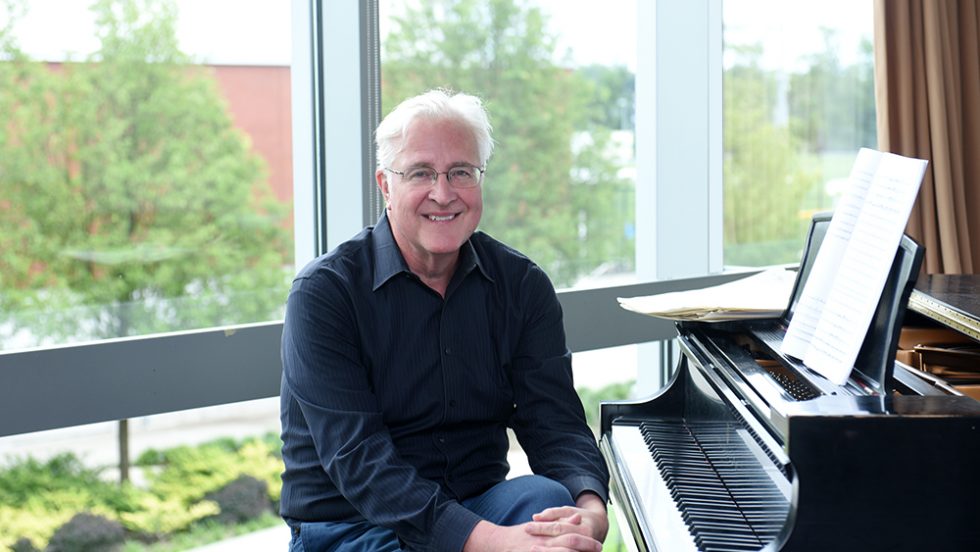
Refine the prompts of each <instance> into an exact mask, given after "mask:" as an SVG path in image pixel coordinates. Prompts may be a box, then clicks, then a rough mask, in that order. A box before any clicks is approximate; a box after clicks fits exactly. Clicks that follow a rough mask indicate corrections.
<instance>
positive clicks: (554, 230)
mask: <svg viewBox="0 0 980 552" xmlns="http://www.w3.org/2000/svg"><path fill="white" fill-rule="evenodd" d="M380 7H381V31H382V57H381V61H382V64H381V85H382V112H383V113H382V115H384V114H387V113H388V112H389V111H391V110H392V109H393V108H394V107H395V105H397V104H398V102H400V101H401V100H403V99H405V98H407V97H409V96H412V95H415V94H418V93H420V92H424V91H425V90H428V89H431V88H436V87H442V88H449V89H452V90H455V91H463V92H467V93H470V94H476V95H478V96H480V97H481V98H483V100H484V101H485V102H486V105H487V107H488V109H489V111H490V116H491V121H490V122H491V124H492V125H493V130H494V139H495V141H496V149H495V151H494V154H493V157H492V158H491V159H490V162H489V164H488V165H487V174H486V176H485V178H484V184H483V194H484V202H485V209H484V213H483V219H482V222H481V226H480V227H481V229H482V230H484V231H486V232H488V233H489V234H491V235H492V236H494V237H495V238H497V239H499V240H501V241H503V242H505V243H507V244H509V245H511V246H513V247H515V248H517V249H518V250H520V251H522V252H523V253H525V254H527V255H528V256H530V257H531V258H532V259H533V260H534V261H535V262H537V263H538V264H539V265H541V266H542V267H543V268H544V269H545V270H546V271H547V273H548V274H549V276H550V277H551V278H552V280H553V281H554V282H555V285H556V287H574V286H576V285H582V284H583V283H584V282H585V281H588V280H592V279H594V278H597V277H602V276H607V275H609V274H622V273H631V272H633V271H634V270H635V269H634V267H635V260H634V245H633V244H634V241H633V227H634V224H633V221H634V210H635V209H634V185H635V183H634V177H633V175H634V173H635V170H634V166H635V164H634V151H633V130H634V124H633V113H634V109H633V104H634V99H633V97H634V90H633V88H634V75H633V71H634V68H633V67H634V66H635V63H634V61H635V57H636V43H635V30H634V28H635V24H634V21H635V18H636V13H635V12H636V2H635V0H618V1H612V2H604V3H587V2H577V3H566V2H556V1H553V0H538V1H523V0H433V1H430V2H413V1H408V0H391V1H383V2H381V4H380ZM624 21H625V22H628V23H627V24H625V25H624V24H623V22H624ZM603 30H606V31H608V32H606V33H605V34H604V36H603V38H602V39H601V40H598V41H597V40H596V35H597V33H598V34H602V32H603ZM630 37H633V38H632V39H631V38H630Z"/></svg>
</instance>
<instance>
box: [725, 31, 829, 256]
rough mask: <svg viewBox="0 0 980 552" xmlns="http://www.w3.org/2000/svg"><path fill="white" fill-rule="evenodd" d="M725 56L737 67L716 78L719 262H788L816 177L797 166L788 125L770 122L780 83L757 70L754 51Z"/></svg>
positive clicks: (798, 161) (742, 50) (801, 230)
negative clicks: (720, 93) (719, 88)
mask: <svg viewBox="0 0 980 552" xmlns="http://www.w3.org/2000/svg"><path fill="white" fill-rule="evenodd" d="M731 49H732V50H733V51H735V52H736V54H737V58H738V63H736V64H735V65H733V66H732V67H730V68H728V69H726V70H725V73H724V75H723V85H724V106H723V109H724V122H723V125H722V126H723V129H724V135H723V142H724V161H723V169H722V170H723V178H724V182H725V193H724V248H725V263H726V264H736V265H738V264H742V265H749V266H753V265H755V266H758V265H761V264H772V263H785V262H794V261H797V260H799V253H800V244H801V243H802V237H803V235H804V232H805V230H806V227H807V224H808V223H809V214H810V213H808V212H807V211H806V207H805V204H804V201H803V200H804V198H805V197H806V196H807V194H808V193H810V192H811V190H812V189H813V188H814V187H815V186H817V185H818V184H819V179H818V176H819V175H818V173H817V172H815V171H813V170H810V169H808V168H807V167H806V166H805V165H804V164H803V163H802V160H801V157H800V155H799V153H798V149H799V145H798V144H797V142H796V140H794V139H793V136H792V135H791V134H790V132H789V129H788V126H787V125H785V124H783V125H776V124H775V123H774V122H773V119H774V114H775V112H776V109H777V105H778V101H779V100H778V98H779V93H780V90H779V86H780V82H779V80H778V78H777V76H776V74H774V73H773V72H771V71H767V70H765V69H763V68H762V67H760V65H759V57H760V55H761V48H759V47H758V46H746V47H734V46H733V47H731Z"/></svg>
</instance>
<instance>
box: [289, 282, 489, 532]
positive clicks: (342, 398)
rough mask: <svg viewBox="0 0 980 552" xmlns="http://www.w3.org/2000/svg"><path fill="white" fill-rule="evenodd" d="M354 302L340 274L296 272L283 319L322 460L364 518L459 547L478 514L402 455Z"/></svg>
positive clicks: (293, 376)
mask: <svg viewBox="0 0 980 552" xmlns="http://www.w3.org/2000/svg"><path fill="white" fill-rule="evenodd" d="M355 312H356V311H355V305H354V302H353V301H352V300H351V299H350V294H349V293H348V292H347V291H346V290H345V288H344V282H343V279H342V278H341V277H339V276H338V275H336V274H332V273H327V274H324V273H323V272H322V271H321V272H318V273H316V274H314V275H313V276H312V277H310V278H301V279H297V280H296V282H295V283H294V284H293V288H292V290H291V291H290V294H289V299H288V301H287V306H286V319H285V322H284V326H283V342H282V347H283V355H282V356H283V376H284V380H285V383H286V385H288V386H289V389H290V391H291V393H292V394H293V395H294V396H295V398H296V400H297V402H298V403H299V407H300V410H301V411H302V414H303V417H304V419H305V421H306V423H307V425H308V427H309V431H310V434H311V435H312V438H313V441H314V445H315V448H316V452H317V456H318V457H319V460H320V464H321V466H322V467H323V470H324V471H325V472H326V474H327V476H328V477H329V478H330V480H331V481H332V482H333V483H334V485H336V487H337V489H338V490H339V492H340V493H341V494H342V495H343V496H344V497H345V498H346V499H347V500H348V501H349V502H350V503H351V504H352V505H353V506H354V508H356V509H357V511H358V512H360V513H361V514H362V515H363V516H364V517H365V519H367V520H368V521H370V522H372V523H375V524H377V525H379V526H382V527H387V528H390V529H392V530H393V531H394V532H395V534H396V535H398V537H399V538H400V539H401V540H402V541H403V542H405V543H406V544H407V545H409V547H410V548H411V549H413V550H448V551H453V550H461V549H462V547H463V544H464V543H465V541H466V539H467V538H468V537H469V534H470V532H471V531H472V529H473V527H474V526H475V525H476V524H477V523H478V522H479V521H480V518H479V516H477V515H476V514H474V513H473V512H470V511H469V510H467V509H465V508H464V507H462V506H461V505H460V504H459V503H458V502H457V501H455V500H454V499H452V498H451V497H449V496H448V495H446V494H445V493H444V492H443V491H442V490H441V489H440V487H439V485H438V484H437V483H435V482H433V481H429V480H427V479H425V478H423V477H421V476H420V475H419V474H418V472H417V470H416V469H415V468H414V467H413V466H411V465H409V464H408V463H406V462H404V461H403V460H402V459H401V458H400V457H399V455H398V453H397V450H396V449H395V446H394V443H393V442H392V439H391V436H390V434H389V432H388V429H387V427H386V426H385V424H384V421H383V418H382V414H381V412H380V408H379V406H378V402H377V399H376V397H375V395H374V393H373V391H372V387H371V384H370V379H369V377H368V373H367V370H366V368H365V367H364V366H363V365H362V364H361V362H360V358H361V355H360V352H359V347H360V345H359V343H360V338H359V336H358V335H357V332H358V330H357V329H356V327H357V326H356V323H355V316H354V313H355Z"/></svg>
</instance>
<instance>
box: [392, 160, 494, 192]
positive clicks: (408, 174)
mask: <svg viewBox="0 0 980 552" xmlns="http://www.w3.org/2000/svg"><path fill="white" fill-rule="evenodd" d="M384 170H386V171H388V172H390V173H394V174H397V175H398V176H400V177H402V178H404V179H405V181H406V182H408V184H409V186H413V187H419V188H422V187H425V186H432V185H433V184H435V183H436V181H437V180H439V175H440V174H444V175H446V180H448V181H449V185H450V186H452V187H453V188H475V187H476V186H479V185H480V182H481V181H482V180H483V174H484V173H485V172H487V171H486V169H482V168H480V167H473V166H471V165H460V166H458V167H453V168H451V169H449V170H448V171H445V172H439V171H437V170H435V169H433V168H431V167H415V168H414V169H409V170H407V171H396V170H395V169H389V168H388V167H385V169H384Z"/></svg>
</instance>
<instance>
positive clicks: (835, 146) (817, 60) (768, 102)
mask: <svg viewBox="0 0 980 552" xmlns="http://www.w3.org/2000/svg"><path fill="white" fill-rule="evenodd" d="M872 17H873V13H872V2H870V1H868V0H864V1H861V2H852V1H846V0H834V1H829V2H820V3H806V2H802V3H801V2H780V1H776V0H726V1H725V2H724V14H723V18H724V19H723V24H724V39H723V40H724V54H723V56H724V77H723V79H724V122H723V127H724V161H723V167H724V168H723V171H724V176H723V182H724V262H725V264H726V265H729V266H730V265H742V266H760V265H768V264H776V263H789V262H797V261H799V258H800V255H801V248H802V244H803V236H804V235H805V232H806V228H807V227H808V225H809V221H810V217H811V215H812V214H813V213H815V212H818V211H824V210H831V209H833V206H834V200H835V198H836V197H837V196H838V195H839V193H840V192H841V191H842V186H844V185H845V184H846V178H847V175H848V173H849V172H850V168H851V164H852V163H853V161H854V158H855V156H856V154H857V150H858V149H859V148H861V147H871V148H874V147H875V146H876V144H877V140H876V134H875V132H876V131H875V106H874V65H873V52H872V43H873V42H872V31H873V20H872Z"/></svg>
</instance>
